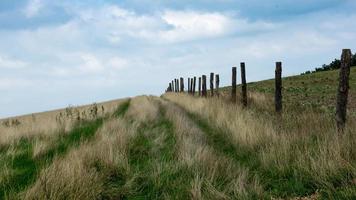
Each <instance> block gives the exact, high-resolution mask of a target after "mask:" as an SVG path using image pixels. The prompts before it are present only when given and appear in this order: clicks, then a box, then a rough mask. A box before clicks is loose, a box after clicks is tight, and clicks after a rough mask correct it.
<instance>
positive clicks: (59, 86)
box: [0, 0, 356, 118]
mask: <svg viewBox="0 0 356 200" xmlns="http://www.w3.org/2000/svg"><path fill="white" fill-rule="evenodd" d="M355 9H356V1H355V0H298V1H296V0H263V1H262V0H248V1H246V0H195V1H187V0H172V1H166V0H122V1H119V0H117V1H114V0H85V1H84V0H61V1H53V0H16V1H14V0H0V93H1V98H0V108H1V109H0V118H4V117H9V116H17V115H22V114H27V113H33V112H40V111H46V110H52V109H57V108H63V107H66V106H68V105H82V104H90V103H93V102H101V101H105V100H111V99H117V98H123V97H130V96H136V95H142V94H152V95H160V94H162V93H163V92H164V90H165V89H166V87H167V84H168V83H169V82H170V81H171V80H172V79H174V78H178V77H184V78H187V77H192V76H201V75H202V74H209V73H210V72H215V73H218V74H220V80H221V85H229V84H230V82H231V80H230V79H231V67H233V66H239V63H240V62H245V63H246V73H247V81H258V80H263V79H269V78H273V76H274V68H275V62H276V61H282V62H283V76H290V75H297V74H300V73H301V72H304V71H306V70H311V69H314V68H315V67H318V66H321V65H322V64H324V63H330V61H332V60H333V59H334V58H339V57H340V54H341V50H342V49H343V48H350V49H352V50H353V52H354V51H356V48H355V46H356V26H355V23H356V13H355V12H354V10H355Z"/></svg>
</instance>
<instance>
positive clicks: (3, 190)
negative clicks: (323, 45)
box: [0, 68, 356, 199]
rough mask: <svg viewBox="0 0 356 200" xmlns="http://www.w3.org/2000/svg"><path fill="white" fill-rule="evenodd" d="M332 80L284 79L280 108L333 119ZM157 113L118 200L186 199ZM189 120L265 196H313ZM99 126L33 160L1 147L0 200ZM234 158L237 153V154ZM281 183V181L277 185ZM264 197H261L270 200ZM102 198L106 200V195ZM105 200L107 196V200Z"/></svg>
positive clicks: (182, 176)
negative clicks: (6, 169) (5, 167)
mask: <svg viewBox="0 0 356 200" xmlns="http://www.w3.org/2000/svg"><path fill="white" fill-rule="evenodd" d="M354 74H356V68H352V71H351V77H350V78H351V80H350V88H351V89H350V106H349V108H350V111H351V113H355V112H356V107H355V106H356V87H355V86H356V77H355V76H353V75H354ZM337 77H338V71H329V72H320V73H315V74H309V75H303V76H294V77H287V78H284V79H283V84H284V105H286V107H293V108H298V110H299V109H300V110H304V109H306V108H313V109H317V110H321V111H326V112H328V113H332V112H333V111H334V110H333V109H334V104H335V97H336V88H337ZM273 88H274V80H266V81H261V82H255V83H249V85H248V90H249V91H255V92H261V93H265V94H267V95H268V96H270V97H271V98H273V92H274V89H273ZM223 90H225V91H226V92H228V90H229V87H226V88H223ZM129 106H130V102H129V101H128V102H127V103H124V104H122V105H121V106H120V107H119V108H118V110H117V112H116V113H114V116H116V117H119V116H122V115H123V114H124V113H125V112H126V111H127V109H128V108H129ZM160 110H161V112H160V115H159V117H158V119H157V120H156V121H154V122H153V123H147V124H144V125H143V126H141V127H140V128H139V130H138V136H137V137H136V138H134V139H133V140H132V141H131V142H130V144H129V165H130V166H131V169H132V173H133V174H134V176H137V178H134V179H133V180H134V181H133V182H132V183H131V184H132V185H131V187H130V190H131V192H127V193H126V192H122V191H120V192H118V196H117V197H122V198H127V199H140V198H164V195H167V194H169V195H172V196H175V197H180V198H189V197H190V193H189V191H188V190H189V189H188V188H189V187H188V186H189V185H188V184H187V180H190V179H191V178H192V177H191V176H192V175H191V174H192V173H191V172H190V171H189V170H188V171H184V170H183V171H174V170H173V171H172V170H171V169H170V168H169V167H168V166H171V165H172V164H173V165H174V162H177V155H176V154H177V152H175V148H176V147H175V146H176V141H175V138H174V135H173V132H174V131H175V127H174V126H173V125H172V122H170V121H169V120H167V119H166V118H165V117H164V112H165V111H164V109H163V108H162V107H160ZM188 115H189V117H190V119H191V120H192V121H193V122H195V124H197V125H198V126H199V128H200V129H201V130H202V131H203V132H205V133H206V136H207V143H208V144H209V146H211V147H212V148H213V149H215V150H216V151H217V152H219V153H220V154H221V156H227V157H229V158H232V159H233V160H235V161H236V162H237V163H239V164H241V165H243V166H245V167H247V168H248V169H249V170H251V172H252V173H251V174H252V176H254V175H258V176H259V177H260V178H262V180H261V182H262V184H263V185H264V189H265V190H266V192H268V193H269V195H272V196H282V197H288V196H299V195H301V196H304V195H310V194H312V193H313V192H315V189H316V188H317V187H316V186H315V185H313V184H312V185H309V184H310V182H309V180H307V179H304V180H303V179H298V176H299V175H298V174H297V175H295V172H291V174H288V173H286V174H281V172H280V171H278V170H276V169H269V170H266V171H263V170H264V169H263V168H262V167H261V166H260V164H259V161H258V160H257V158H256V156H255V155H254V152H251V151H250V150H249V149H244V148H243V147H240V146H235V145H234V144H233V143H232V142H231V141H229V140H228V138H226V137H225V136H224V135H226V134H224V133H220V132H221V131H224V130H219V128H218V127H215V126H213V125H209V123H208V122H207V121H206V120H204V119H203V118H201V117H199V116H198V115H197V114H195V113H191V112H188ZM102 123H103V121H102V120H101V119H100V120H99V121H94V122H88V124H86V125H85V124H83V125H82V126H78V127H77V128H75V129H74V130H73V131H72V132H71V133H70V134H68V135H66V136H62V137H59V140H58V143H57V145H55V146H54V147H53V148H51V149H50V150H49V151H47V152H46V153H45V154H43V155H41V156H39V157H37V158H36V159H34V158H32V143H31V141H26V140H21V142H19V143H18V145H17V146H16V149H17V150H18V151H17V153H16V155H15V156H11V158H10V157H9V156H8V155H5V154H3V153H5V152H6V147H1V148H0V156H1V154H3V157H0V158H4V159H5V160H0V161H6V160H7V159H9V163H10V164H9V166H10V168H12V169H13V170H15V171H16V173H15V176H13V177H10V178H9V180H7V181H6V184H4V185H1V186H0V194H1V196H0V197H4V195H6V194H9V193H10V194H11V193H18V192H20V191H22V190H23V189H25V188H26V187H27V186H29V185H30V184H31V183H33V182H34V181H35V178H36V176H37V174H38V172H39V170H40V169H41V168H43V167H44V166H45V165H48V164H49V163H50V162H51V161H52V160H53V157H54V155H62V154H65V153H66V152H67V151H68V149H70V148H71V147H73V146H76V145H77V144H79V142H80V141H81V140H83V139H85V138H86V139H89V138H91V137H92V136H93V134H94V133H95V131H96V130H97V129H98V128H99V127H100V126H101V124H102ZM160 137H162V138H164V139H163V140H162V143H161V144H160V146H159V147H158V148H157V147H155V144H154V141H156V140H157V139H158V138H160ZM235 152H239V154H236V153H235ZM10 160H11V162H10ZM3 164H5V162H3ZM157 165H159V166H162V167H163V169H162V172H161V173H160V174H159V176H158V177H156V176H157V174H156V172H155V167H156V166H157ZM16 174H18V175H16ZM227 175H228V174H227ZM0 178H1V177H0ZM109 178H110V179H109V180H108V182H107V183H106V184H108V185H111V187H113V186H114V187H118V188H122V187H123V185H124V183H125V182H126V181H125V179H123V178H122V177H109ZM299 178H300V177H299ZM282 179H283V180H284V181H278V180H282ZM131 180H132V179H131ZM287 180H288V181H287ZM126 184H127V183H126ZM286 184H287V185H286ZM119 190H120V189H119ZM122 193H124V194H122ZM269 195H267V196H266V197H269ZM114 196H115V195H114ZM103 197H104V198H105V195H104V196H103ZM110 197H112V196H108V197H106V198H110Z"/></svg>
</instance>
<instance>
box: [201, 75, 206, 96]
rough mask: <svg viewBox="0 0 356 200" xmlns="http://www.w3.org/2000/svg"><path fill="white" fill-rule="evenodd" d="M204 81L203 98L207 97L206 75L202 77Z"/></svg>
mask: <svg viewBox="0 0 356 200" xmlns="http://www.w3.org/2000/svg"><path fill="white" fill-rule="evenodd" d="M202 79H203V80H202V81H203V83H202V96H203V97H207V92H206V76H205V75H203V77H202Z"/></svg>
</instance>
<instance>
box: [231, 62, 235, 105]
mask: <svg viewBox="0 0 356 200" xmlns="http://www.w3.org/2000/svg"><path fill="white" fill-rule="evenodd" d="M231 101H232V102H233V103H236V67H233V68H232V85H231Z"/></svg>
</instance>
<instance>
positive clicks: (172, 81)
mask: <svg viewBox="0 0 356 200" xmlns="http://www.w3.org/2000/svg"><path fill="white" fill-rule="evenodd" d="M172 92H174V81H173V80H172Z"/></svg>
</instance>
